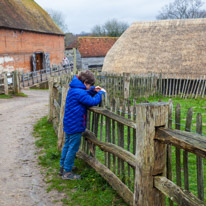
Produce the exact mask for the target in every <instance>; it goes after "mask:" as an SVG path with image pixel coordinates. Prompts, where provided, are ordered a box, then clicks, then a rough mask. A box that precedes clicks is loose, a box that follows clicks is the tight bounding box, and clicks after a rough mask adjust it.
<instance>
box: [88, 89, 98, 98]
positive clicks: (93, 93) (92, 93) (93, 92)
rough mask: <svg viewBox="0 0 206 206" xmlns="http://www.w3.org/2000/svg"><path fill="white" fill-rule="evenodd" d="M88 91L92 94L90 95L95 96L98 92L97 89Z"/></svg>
mask: <svg viewBox="0 0 206 206" xmlns="http://www.w3.org/2000/svg"><path fill="white" fill-rule="evenodd" d="M87 93H88V94H89V95H90V96H92V97H93V96H94V95H95V94H97V92H96V91H94V90H87Z"/></svg>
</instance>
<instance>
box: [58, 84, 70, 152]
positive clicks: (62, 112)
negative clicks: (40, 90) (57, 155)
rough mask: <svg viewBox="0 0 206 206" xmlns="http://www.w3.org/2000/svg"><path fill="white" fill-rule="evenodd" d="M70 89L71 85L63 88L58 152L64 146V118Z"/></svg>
mask: <svg viewBox="0 0 206 206" xmlns="http://www.w3.org/2000/svg"><path fill="white" fill-rule="evenodd" d="M68 89H69V85H66V86H63V87H62V97H61V98H62V99H61V102H62V103H61V108H60V118H59V120H60V121H59V127H58V142H57V148H58V150H62V148H63V145H64V131H63V117H64V110H65V102H66V97H67V92H68Z"/></svg>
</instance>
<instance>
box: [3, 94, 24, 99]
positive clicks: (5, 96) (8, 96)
mask: <svg viewBox="0 0 206 206" xmlns="http://www.w3.org/2000/svg"><path fill="white" fill-rule="evenodd" d="M12 97H28V95H26V94H24V93H9V94H8V95H6V94H0V99H10V98H12Z"/></svg>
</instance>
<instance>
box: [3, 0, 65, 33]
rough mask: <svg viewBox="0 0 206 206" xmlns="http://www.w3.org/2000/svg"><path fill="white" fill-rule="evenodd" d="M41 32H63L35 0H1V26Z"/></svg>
mask: <svg viewBox="0 0 206 206" xmlns="http://www.w3.org/2000/svg"><path fill="white" fill-rule="evenodd" d="M1 27H3V28H10V29H21V30H27V31H35V32H41V33H50V34H60V35H63V32H62V31H61V30H60V28H59V27H58V26H57V25H56V24H55V23H54V21H53V20H52V19H51V18H50V16H49V15H48V13H47V12H46V11H44V10H43V9H42V8H41V7H40V6H39V5H38V4H37V3H36V2H35V1H34V0H0V28H1Z"/></svg>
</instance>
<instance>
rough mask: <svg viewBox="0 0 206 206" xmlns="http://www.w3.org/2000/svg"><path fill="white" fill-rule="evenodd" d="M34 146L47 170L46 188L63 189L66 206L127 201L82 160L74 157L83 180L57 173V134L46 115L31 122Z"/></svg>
mask: <svg viewBox="0 0 206 206" xmlns="http://www.w3.org/2000/svg"><path fill="white" fill-rule="evenodd" d="M33 134H34V136H35V137H36V146H37V147H38V148H41V152H39V164H40V165H42V168H43V169H44V170H42V171H46V172H43V173H44V175H45V179H46V182H47V183H49V184H48V191H51V190H53V189H56V190H58V191H59V192H63V193H64V194H65V195H66V198H64V199H62V203H63V205H67V206H70V205H71V206H79V205H81V206H102V205H104V206H126V205H127V204H126V203H124V201H123V200H122V199H121V198H120V197H119V196H118V195H117V193H116V192H115V191H114V190H113V189H112V188H111V187H110V185H109V184H108V183H107V182H106V181H105V180H104V179H103V178H102V177H101V176H100V175H99V174H97V173H96V172H95V170H94V169H92V168H91V167H89V166H88V165H87V164H86V163H84V162H83V161H82V160H79V159H76V160H75V165H76V166H77V167H78V171H77V173H78V174H80V175H81V176H82V180H73V181H67V180H62V179H61V177H59V176H58V170H59V159H60V152H59V151H58V150H57V136H56V134H55V132H54V129H53V126H52V124H49V123H48V122H47V117H44V118H42V119H41V120H39V121H38V122H37V124H36V125H35V126H34V133H33Z"/></svg>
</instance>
